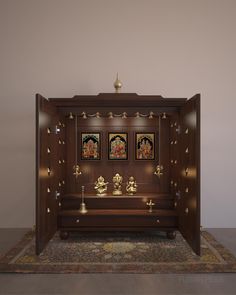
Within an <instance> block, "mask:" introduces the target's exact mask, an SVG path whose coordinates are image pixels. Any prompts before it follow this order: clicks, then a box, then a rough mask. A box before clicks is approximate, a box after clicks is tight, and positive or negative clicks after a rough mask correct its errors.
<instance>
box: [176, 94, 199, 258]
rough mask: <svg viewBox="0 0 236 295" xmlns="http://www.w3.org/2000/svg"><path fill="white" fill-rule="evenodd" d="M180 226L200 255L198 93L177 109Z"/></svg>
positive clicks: (185, 236)
mask: <svg viewBox="0 0 236 295" xmlns="http://www.w3.org/2000/svg"><path fill="white" fill-rule="evenodd" d="M179 152H180V155H179V156H180V171H179V172H180V186H181V188H180V191H181V201H180V208H179V229H180V232H181V233H182V235H183V236H184V238H185V239H186V240H187V242H188V243H189V245H190V246H191V247H192V249H193V250H194V252H195V253H196V254H198V255H200V94H196V95H195V96H194V97H192V98H191V99H189V100H187V101H186V103H185V104H184V106H183V107H181V110H180V150H179Z"/></svg>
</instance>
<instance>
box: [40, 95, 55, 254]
mask: <svg viewBox="0 0 236 295" xmlns="http://www.w3.org/2000/svg"><path fill="white" fill-rule="evenodd" d="M58 121H59V115H58V113H57V109H56V107H55V106H54V105H52V103H51V102H49V101H48V100H47V99H46V98H44V97H42V96H41V95H40V94H36V254H37V255H38V254H40V252H42V250H43V249H44V247H45V246H46V244H47V243H48V241H49V240H50V239H51V238H52V236H53V235H54V233H55V232H56V230H57V210H58V200H57V198H55V197H56V192H57V186H58V181H59V180H58V169H57V156H58V155H57V148H56V141H57V137H58V135H57V132H59V131H60V128H59V127H58V130H56V129H57V126H58V125H57V124H58Z"/></svg>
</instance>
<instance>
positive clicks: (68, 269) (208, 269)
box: [0, 230, 236, 274]
mask: <svg viewBox="0 0 236 295" xmlns="http://www.w3.org/2000/svg"><path fill="white" fill-rule="evenodd" d="M201 235H202V236H203V237H204V238H205V239H206V240H207V242H208V243H210V244H211V245H212V246H213V247H214V248H215V249H216V250H217V251H218V252H219V254H220V255H221V256H222V257H223V259H224V260H225V261H226V263H225V264H217V263H211V264H210V263H204V262H203V263H198V264H195V265H194V264H189V265H188V264H176V265H174V267H173V265H170V264H168V263H156V264H155V263H154V264H148V265H140V264H135V263H133V264H129V265H127V264H122V263H120V264H110V265H108V264H107V265H106V264H96V265H92V264H83V263H82V264H80V265H71V264H63V265H58V264H57V265H31V264H25V265H23V264H22V265H21V264H9V262H10V261H11V260H12V259H13V258H14V257H15V256H16V255H17V254H19V253H20V251H22V249H23V248H24V247H26V246H27V244H28V243H29V242H30V241H31V240H32V239H33V238H34V231H33V230H30V231H29V232H27V233H26V234H25V235H24V236H23V237H22V239H21V240H20V241H19V242H18V243H17V244H16V245H15V246H14V247H13V248H11V249H10V250H9V251H8V252H7V253H6V254H5V255H3V256H2V257H0V272H2V273H22V274H40V273H42V274H43V273H45V274H46V273H48V274H49V273H51V274H71V273H130V274H131V273H133V274H139V273H140V274H145V273H152V274H154V273H156V274H168V273H172V274H174V273H175V274H176V273H178V274H181V273H235V272H236V258H235V256H234V255H233V254H232V253H231V252H230V251H229V250H228V249H227V248H225V247H224V246H223V245H222V244H221V243H219V242H218V241H217V240H216V239H215V237H214V236H213V235H212V234H210V233H209V232H207V231H205V230H204V231H201Z"/></svg>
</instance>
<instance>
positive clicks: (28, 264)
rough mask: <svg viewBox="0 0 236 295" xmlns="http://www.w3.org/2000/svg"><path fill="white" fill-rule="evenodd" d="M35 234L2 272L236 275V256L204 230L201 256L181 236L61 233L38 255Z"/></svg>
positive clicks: (3, 263)
mask: <svg viewBox="0 0 236 295" xmlns="http://www.w3.org/2000/svg"><path fill="white" fill-rule="evenodd" d="M34 252H35V238H34V233H33V232H29V233H27V234H26V235H25V236H24V238H23V239H22V240H21V241H20V242H19V243H18V244H17V245H16V247H14V248H13V249H11V250H10V251H9V252H8V253H7V254H6V255H5V256H4V257H2V258H0V272H16V273H82V272H85V273H88V272H89V273H96V272H104V273H106V272H116V273H118V272H119V273H121V272H122V273H184V272H185V273H186V272H188V273H196V272H198V273H205V272H236V258H235V257H234V256H233V255H232V254H231V253H230V252H229V251H228V250H227V249H225V248H224V247H223V246H222V245H220V244H219V243H218V242H217V241H216V240H215V239H214V238H213V236H212V235H210V234H209V233H207V232H202V236H201V253H202V254H201V257H199V256H197V255H195V254H194V253H193V251H192V250H191V248H190V247H189V246H188V244H187V242H186V241H185V240H184V239H183V237H182V235H181V234H180V233H177V236H176V239H175V240H169V239H167V238H166V237H165V235H164V234H162V233H148V234H147V233H112V234H111V233H73V234H71V235H70V238H69V239H68V240H60V238H59V235H58V233H57V234H56V235H55V236H54V237H53V238H52V239H51V241H50V242H49V243H48V245H47V247H46V248H45V250H44V251H43V252H42V253H41V254H40V255H39V256H36V255H35V254H34Z"/></svg>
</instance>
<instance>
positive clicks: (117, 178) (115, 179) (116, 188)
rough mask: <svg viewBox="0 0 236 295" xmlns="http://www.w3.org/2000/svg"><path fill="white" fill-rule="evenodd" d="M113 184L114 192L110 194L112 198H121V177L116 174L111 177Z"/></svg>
mask: <svg viewBox="0 0 236 295" xmlns="http://www.w3.org/2000/svg"><path fill="white" fill-rule="evenodd" d="M112 180H113V183H114V190H113V192H112V194H113V195H114V196H121V195H122V187H121V185H122V181H123V177H122V176H121V175H120V174H119V173H116V175H115V176H114V177H113V179H112Z"/></svg>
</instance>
